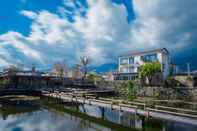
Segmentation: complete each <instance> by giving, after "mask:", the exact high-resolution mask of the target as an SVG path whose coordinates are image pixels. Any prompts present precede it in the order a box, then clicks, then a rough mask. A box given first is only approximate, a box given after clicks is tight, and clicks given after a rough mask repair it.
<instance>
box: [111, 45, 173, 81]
mask: <svg viewBox="0 0 197 131" xmlns="http://www.w3.org/2000/svg"><path fill="white" fill-rule="evenodd" d="M146 62H159V63H160V64H161V70H162V76H163V79H166V78H167V77H168V75H169V72H170V58H169V52H168V50H167V49H166V48H162V49H156V50H150V51H144V52H134V53H129V54H125V55H122V56H119V58H118V72H116V73H114V79H115V80H132V79H135V78H136V77H138V73H139V67H140V66H141V65H143V64H145V63H146Z"/></svg>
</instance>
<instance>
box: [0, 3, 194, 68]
mask: <svg viewBox="0 0 197 131" xmlns="http://www.w3.org/2000/svg"><path fill="white" fill-rule="evenodd" d="M196 7H197V0H4V1H1V4H0V67H4V66H6V65H10V64H16V63H17V64H23V65H24V66H31V65H32V64H33V65H36V66H38V67H42V68H46V67H50V66H51V65H52V64H53V63H54V62H56V61H61V60H64V61H66V62H67V63H68V64H69V65H73V64H75V63H76V62H77V61H78V59H79V57H80V56H83V55H88V56H89V57H91V59H92V64H93V65H98V66H99V65H102V64H106V63H116V62H117V56H118V55H120V54H123V53H125V52H129V51H142V50H147V49H156V48H163V47H166V48H167V49H168V50H169V51H170V53H171V57H172V60H173V62H176V63H177V64H179V65H181V66H182V67H186V62H190V63H191V66H192V67H193V68H197V62H196V56H197V36H196V35H197V10H196Z"/></svg>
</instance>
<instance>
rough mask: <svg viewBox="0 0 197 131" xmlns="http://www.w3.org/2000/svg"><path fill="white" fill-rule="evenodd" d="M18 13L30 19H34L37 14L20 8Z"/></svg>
mask: <svg viewBox="0 0 197 131" xmlns="http://www.w3.org/2000/svg"><path fill="white" fill-rule="evenodd" d="M20 13H21V14H22V15H24V16H26V17H28V18H30V19H35V18H36V17H37V14H36V13H35V12H33V11H28V10H22V11H21V12H20Z"/></svg>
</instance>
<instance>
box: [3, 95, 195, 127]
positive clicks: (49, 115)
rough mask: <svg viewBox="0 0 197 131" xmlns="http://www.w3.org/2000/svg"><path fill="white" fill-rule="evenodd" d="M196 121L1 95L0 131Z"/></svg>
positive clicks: (150, 124)
mask: <svg viewBox="0 0 197 131" xmlns="http://www.w3.org/2000/svg"><path fill="white" fill-rule="evenodd" d="M196 129H197V124H196V125H190V124H186V123H179V122H175V121H165V120H160V119H153V118H149V119H147V118H145V117H143V116H139V115H136V114H130V113H127V112H121V111H117V110H112V109H109V108H102V107H97V106H93V105H87V104H77V103H66V102H62V101H59V100H56V99H53V98H48V97H33V96H23V95H21V96H3V97H0V130H1V131H196Z"/></svg>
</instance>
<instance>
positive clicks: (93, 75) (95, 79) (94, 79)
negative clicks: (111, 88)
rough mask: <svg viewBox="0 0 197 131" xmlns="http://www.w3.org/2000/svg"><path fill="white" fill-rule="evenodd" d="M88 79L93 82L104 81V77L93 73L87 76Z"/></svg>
mask: <svg viewBox="0 0 197 131" xmlns="http://www.w3.org/2000/svg"><path fill="white" fill-rule="evenodd" d="M87 78H88V79H89V80H92V81H102V77H101V76H100V75H98V74H96V73H95V72H91V73H89V74H88V75H87Z"/></svg>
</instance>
